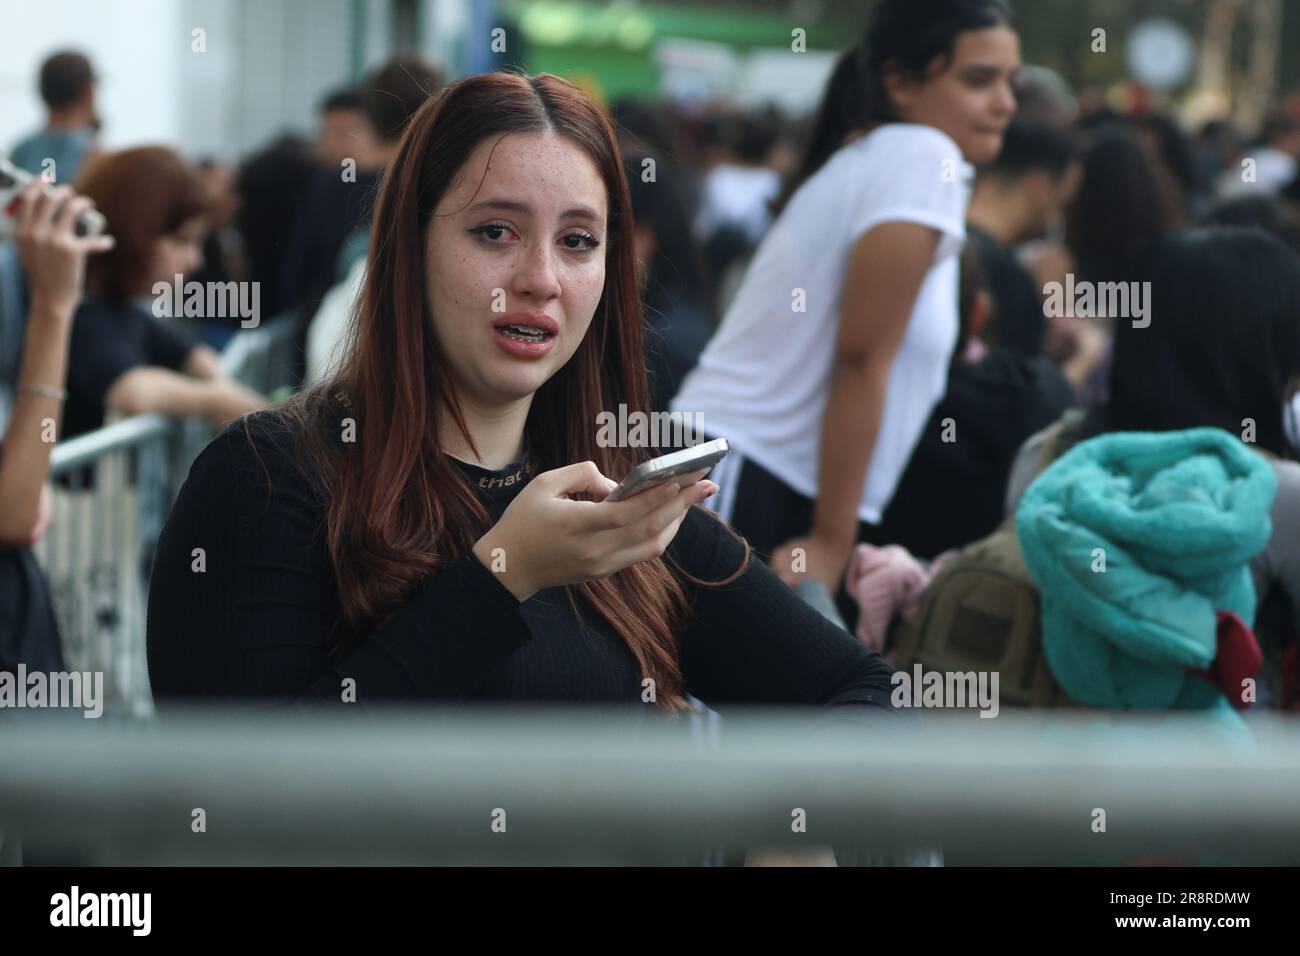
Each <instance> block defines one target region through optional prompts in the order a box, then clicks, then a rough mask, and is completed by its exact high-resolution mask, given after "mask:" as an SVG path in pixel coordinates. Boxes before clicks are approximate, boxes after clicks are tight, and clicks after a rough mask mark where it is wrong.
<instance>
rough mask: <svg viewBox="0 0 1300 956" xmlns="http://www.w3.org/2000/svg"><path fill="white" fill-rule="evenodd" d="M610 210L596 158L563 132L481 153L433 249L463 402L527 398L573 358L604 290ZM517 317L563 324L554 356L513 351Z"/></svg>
mask: <svg viewBox="0 0 1300 956" xmlns="http://www.w3.org/2000/svg"><path fill="white" fill-rule="evenodd" d="M607 206H608V203H607V197H606V189H605V183H604V181H603V180H602V179H601V176H600V171H599V169H598V168H597V166H596V164H595V162H594V161H593V160H592V158H591V157H590V156H589V155H588V154H587V153H586V151H585V150H583V149H582V148H581V147H580V146H578V145H577V144H575V143H574V142H573V141H572V140H569V139H567V138H565V137H563V136H559V135H557V134H554V133H509V134H506V135H505V136H503V137H490V138H489V139H486V140H484V141H483V142H481V143H479V144H478V146H477V147H476V148H475V149H474V151H473V152H472V153H471V154H470V156H469V158H468V159H467V160H466V162H465V165H464V166H463V167H462V168H461V170H460V172H459V173H458V174H457V176H456V178H455V180H454V181H453V183H452V185H451V187H450V188H449V189H448V190H447V192H446V194H445V195H444V196H443V197H442V200H441V202H439V203H438V206H437V208H436V209H435V210H434V216H433V219H432V221H431V222H430V224H429V229H428V232H427V234H426V242H425V274H426V276H427V282H426V288H427V290H428V292H427V296H428V301H427V304H428V308H429V314H430V316H431V321H432V323H433V328H434V333H435V334H436V335H437V337H438V341H439V343H440V344H441V345H442V347H443V349H444V350H445V352H446V354H447V356H448V361H449V364H450V366H451V370H452V375H453V377H454V379H455V382H454V384H455V387H456V389H457V393H458V394H459V395H461V396H462V397H463V398H465V399H469V400H472V401H475V402H477V403H479V404H481V405H485V406H488V407H494V406H501V405H505V404H508V403H510V402H514V401H518V400H519V399H522V398H526V397H528V396H530V395H532V393H534V392H536V391H537V389H538V388H540V387H541V386H542V385H543V384H544V383H545V382H546V381H547V380H548V379H549V378H550V377H551V376H552V375H554V374H555V373H556V372H557V371H559V370H560V369H561V368H562V367H563V366H564V364H565V363H566V362H567V361H568V360H569V359H570V358H572V357H573V353H574V352H575V351H577V348H578V345H579V343H581V341H582V337H583V336H584V335H585V334H586V333H587V327H588V326H589V325H590V324H591V320H592V316H593V315H594V313H595V311H596V306H597V304H598V303H599V302H600V296H601V293H602V291H603V290H604V287H605V252H606V247H605V239H606V234H605V233H606V220H607V216H608V208H607ZM507 317H510V319H511V321H517V322H518V323H519V324H521V325H527V324H528V323H529V322H533V323H536V324H547V325H549V327H551V328H553V330H554V335H553V336H552V340H551V341H550V345H549V348H547V349H546V350H545V351H544V354H541V355H540V356H534V355H526V354H524V353H526V352H527V351H528V349H527V348H525V349H514V348H513V346H512V345H511V344H509V343H507V344H503V341H502V333H501V331H500V330H499V329H498V328H497V326H499V325H501V324H502V322H503V321H504V320H505V319H506V318H507ZM530 317H531V318H530ZM545 319H549V320H550V323H546V322H545ZM551 323H553V324H551Z"/></svg>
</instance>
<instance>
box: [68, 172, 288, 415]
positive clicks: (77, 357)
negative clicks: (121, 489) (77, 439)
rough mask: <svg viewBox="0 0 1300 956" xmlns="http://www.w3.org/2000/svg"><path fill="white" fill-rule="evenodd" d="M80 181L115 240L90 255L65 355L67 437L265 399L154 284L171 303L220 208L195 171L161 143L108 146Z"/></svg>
mask: <svg viewBox="0 0 1300 956" xmlns="http://www.w3.org/2000/svg"><path fill="white" fill-rule="evenodd" d="M78 186H79V188H80V190H81V191H82V192H83V193H84V194H85V195H86V196H88V197H90V198H91V199H93V200H94V202H95V204H96V207H97V208H98V209H99V210H100V211H101V212H102V213H103V214H104V215H105V216H106V217H107V219H108V222H109V228H110V229H111V230H112V232H113V235H114V237H115V239H116V245H115V247H114V248H113V249H112V250H111V251H110V252H108V253H106V254H104V255H102V256H97V257H96V258H94V259H92V260H91V261H90V263H89V265H88V266H87V272H86V296H85V298H84V299H83V301H82V303H81V305H80V307H79V308H78V309H77V315H76V319H75V321H74V322H73V327H72V342H71V347H70V354H69V358H68V403H67V408H66V410H65V416H64V430H63V434H62V436H61V437H64V438H71V437H73V436H74V435H79V434H82V433H84V432H88V431H92V430H94V429H96V428H99V427H101V426H102V425H103V424H104V421H105V415H106V414H107V413H108V412H116V413H120V414H122V415H139V414H142V413H145V412H160V413H162V414H164V415H169V416H172V417H177V418H181V417H187V416H201V417H203V418H206V419H208V420H209V421H211V422H213V423H214V424H223V423H225V422H228V421H230V420H231V419H234V418H238V417H239V416H240V415H243V414H244V413H245V412H249V411H252V410H253V409H255V408H260V407H262V405H263V404H265V402H264V399H263V398H262V397H261V396H260V395H258V394H257V393H255V392H252V391H250V390H249V389H247V388H244V387H243V386H242V385H240V384H238V383H237V382H235V381H233V380H231V379H230V378H228V377H227V376H226V375H225V374H224V373H223V372H222V371H221V366H220V360H219V357H218V355H217V353H216V352H215V351H214V350H213V349H212V348H210V347H209V346H206V345H203V344H201V343H200V342H199V341H198V340H197V339H195V338H194V337H193V336H192V335H190V334H189V333H187V332H185V331H184V330H183V329H182V328H181V327H180V326H178V325H177V323H176V322H174V321H170V320H168V319H160V318H158V317H156V315H155V314H154V311H153V307H154V304H155V302H156V301H157V299H158V295H157V293H156V291H155V286H156V285H157V284H159V283H166V285H167V288H168V290H169V291H168V292H167V293H165V299H166V301H167V302H168V303H170V302H172V301H173V297H174V295H173V292H172V291H170V290H172V289H174V287H175V285H176V283H177V281H178V280H177V276H180V280H179V281H180V282H181V283H182V284H183V283H184V282H185V279H186V276H187V275H188V274H192V273H193V272H194V270H195V269H197V268H198V266H199V264H200V262H201V261H202V253H201V249H202V243H203V237H204V234H205V232H206V230H207V226H208V222H209V220H210V217H211V215H212V212H213V201H212V196H211V195H210V193H209V192H208V190H207V189H206V188H205V187H204V185H203V180H202V178H201V177H200V176H199V174H198V172H197V171H196V170H195V169H194V168H193V167H191V166H190V165H189V164H188V163H186V161H185V160H184V159H182V158H181V157H180V155H178V154H177V153H176V152H175V151H173V150H171V149H168V148H166V147H161V146H145V147H140V148H137V149H129V150H124V151H122V152H118V153H108V154H105V155H103V156H100V157H98V158H96V159H95V160H94V161H93V162H92V163H91V164H90V165H88V166H87V167H86V169H85V170H84V172H83V174H82V176H81V178H80V180H79V182H78Z"/></svg>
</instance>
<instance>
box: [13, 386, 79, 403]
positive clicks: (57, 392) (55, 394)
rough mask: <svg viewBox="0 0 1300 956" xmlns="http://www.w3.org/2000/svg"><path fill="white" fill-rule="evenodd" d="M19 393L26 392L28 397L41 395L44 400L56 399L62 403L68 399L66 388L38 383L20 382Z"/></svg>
mask: <svg viewBox="0 0 1300 956" xmlns="http://www.w3.org/2000/svg"><path fill="white" fill-rule="evenodd" d="M17 391H19V392H26V393H27V394H28V395H40V396H41V397H42V398H55V399H58V400H59V401H60V402H62V401H65V400H66V399H67V397H68V390H67V389H65V388H55V387H54V386H53V385H41V384H39V383H36V382H19V383H18V387H17Z"/></svg>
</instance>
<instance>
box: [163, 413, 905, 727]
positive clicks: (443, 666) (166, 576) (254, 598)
mask: <svg viewBox="0 0 1300 956" xmlns="http://www.w3.org/2000/svg"><path fill="white" fill-rule="evenodd" d="M248 424H249V429H250V432H251V435H252V443H251V444H250V441H249V437H248V435H246V433H245V429H244V422H243V420H241V421H238V422H235V423H233V424H232V425H230V426H228V427H227V428H226V429H225V430H224V431H223V432H221V434H219V435H218V436H217V437H216V438H215V439H214V440H213V441H212V442H211V444H209V445H208V446H207V448H206V449H204V451H203V452H202V454H200V455H199V457H198V458H197V459H196V460H195V462H194V464H193V466H192V467H191V468H190V472H189V476H188V478H187V480H186V481H185V484H184V486H183V487H182V488H181V490H180V493H179V495H178V497H177V499H176V503H175V506H174V508H173V510H172V512H171V515H170V518H169V519H168V521H167V524H166V527H165V528H164V530H163V533H162V537H161V539H160V541H159V546H158V550H157V555H156V558H155V561H154V569H153V578H152V583H151V586H150V589H149V613H148V658H149V676H150V681H151V683H152V686H153V691H154V695H155V697H156V698H158V699H160V700H163V699H167V698H191V699H192V698H207V699H211V698H249V697H252V698H278V699H298V700H302V699H311V698H316V699H319V700H321V701H322V702H324V701H334V702H340V701H342V700H343V699H344V696H345V695H344V687H345V684H344V681H345V680H346V679H347V678H352V679H353V680H354V681H355V683H354V684H353V685H352V687H353V689H354V692H355V699H356V701H357V702H359V703H365V702H367V701H380V700H389V701H392V700H401V699H406V700H411V701H414V700H426V701H433V700H437V701H470V700H496V701H506V702H538V701H549V702H557V703H558V702H571V703H591V702H628V703H633V702H636V703H639V702H641V701H642V693H643V686H642V674H641V672H640V669H639V667H638V665H637V663H636V660H635V658H634V657H633V655H632V653H631V651H630V650H629V649H628V647H627V645H626V644H625V643H624V642H623V640H622V639H621V638H620V637H619V636H618V634H617V632H615V631H614V630H613V629H612V628H611V627H610V626H609V625H608V623H607V622H606V621H605V620H604V619H603V618H602V617H601V616H600V615H599V614H597V613H596V612H595V611H594V610H593V609H591V608H590V607H589V606H587V605H585V604H584V603H582V599H581V597H579V599H578V600H579V602H580V603H579V606H580V608H581V609H582V611H583V613H582V614H581V620H579V617H578V616H575V614H574V611H573V608H572V607H571V605H570V603H569V601H568V599H567V597H566V595H565V591H564V589H563V588H551V589H547V590H542V591H539V592H538V593H537V594H535V595H534V596H533V597H531V598H529V599H528V600H527V601H524V602H522V603H521V602H520V601H518V600H517V599H516V598H515V596H514V595H513V594H511V593H510V591H509V590H507V589H506V587H505V586H504V585H503V584H502V583H501V582H500V581H499V580H497V578H496V576H495V575H494V574H493V573H492V571H490V570H489V569H488V568H487V567H485V566H484V565H483V564H482V563H481V562H480V561H479V560H478V559H477V558H476V557H475V556H474V555H473V554H472V553H466V554H464V555H462V556H461V557H459V558H457V559H455V560H454V561H452V562H450V563H449V564H447V565H446V566H445V567H444V568H443V570H442V571H441V572H440V573H438V574H434V575H429V576H427V577H425V578H424V579H423V581H422V582H421V586H420V588H419V589H418V590H417V591H416V592H415V593H414V595H413V596H412V598H411V599H410V601H409V602H408V603H407V604H406V605H405V606H404V607H403V608H401V609H400V610H399V611H398V612H397V613H395V614H393V615H392V616H391V617H390V618H389V619H388V620H387V621H386V622H385V623H383V624H382V625H380V626H379V627H377V628H376V629H374V630H373V632H371V633H370V634H369V635H368V636H367V637H366V638H365V639H364V640H362V641H361V642H360V643H359V644H358V645H357V646H356V647H355V648H354V649H353V650H351V651H350V652H348V653H346V654H344V655H343V656H341V657H338V656H332V655H331V654H330V652H329V651H328V649H327V644H328V642H327V639H326V638H327V635H328V634H329V633H330V631H331V628H332V625H333V624H334V623H335V622H336V621H337V619H338V617H339V615H340V611H339V607H338V599H337V590H336V587H335V581H334V574H333V572H332V569H331V566H330V562H329V559H328V556H327V553H326V549H325V543H324V538H323V534H322V526H323V521H322V517H323V513H324V510H323V502H322V500H321V499H320V497H319V495H320V492H319V491H316V490H314V489H313V486H312V483H310V482H307V481H304V476H303V472H302V470H301V468H300V466H299V465H298V463H297V459H296V458H295V456H296V454H297V451H296V444H297V443H296V442H295V441H294V440H293V439H292V437H291V434H292V433H291V431H290V430H289V429H288V428H287V427H286V426H285V425H284V424H283V422H282V421H280V420H279V419H277V418H276V416H275V415H274V414H273V413H265V412H263V413H256V414H254V415H252V416H251V417H249V418H248ZM254 445H255V446H256V447H255V448H254V447H253V446H254ZM453 460H454V461H457V464H458V465H459V466H460V467H461V468H462V470H463V471H464V472H465V474H466V475H467V476H469V478H470V483H471V485H474V486H476V487H477V489H478V492H479V494H480V496H481V497H482V499H483V501H484V503H485V505H486V507H487V510H488V512H489V514H490V515H491V517H492V520H493V521H495V520H497V519H499V518H500V516H501V514H502V512H504V511H505V509H506V506H507V505H508V504H509V503H510V501H511V500H512V499H513V498H514V497H515V495H516V494H518V492H519V490H520V489H521V488H522V487H523V486H524V485H525V484H526V483H527V480H528V476H527V473H526V472H525V473H524V476H523V477H522V478H521V479H520V480H518V481H516V482H514V483H513V484H506V482H505V480H504V479H505V478H506V477H507V476H509V475H512V474H514V473H516V472H517V471H518V470H519V466H518V465H516V466H511V467H509V468H507V469H504V470H502V471H500V472H491V471H488V470H486V469H482V468H478V467H476V466H474V465H470V464H466V463H464V462H460V461H458V460H456V459H453ZM494 479H501V480H494ZM195 549H202V553H201V554H200V553H198V552H196V550H195ZM669 553H670V554H671V556H672V557H673V558H674V559H675V560H676V562H677V564H678V565H679V566H680V567H681V568H683V569H685V570H686V571H687V572H689V573H690V574H692V575H694V576H695V577H696V578H699V579H701V580H705V581H717V580H722V579H724V578H727V577H730V576H731V575H732V574H733V573H734V572H735V571H736V569H737V568H739V567H740V564H741V562H742V560H744V546H743V545H742V544H741V543H740V541H739V540H737V539H736V538H735V537H734V536H733V535H732V534H730V533H729V532H728V531H727V530H726V529H725V528H724V527H723V526H722V525H721V524H720V523H719V522H717V521H716V520H714V519H713V517H712V516H711V515H708V514H705V513H704V511H703V509H702V508H700V507H699V506H696V507H693V508H692V509H691V510H690V512H689V513H688V514H687V516H686V518H685V519H684V520H683V522H682V524H681V527H680V529H679V530H678V533H677V536H676V538H675V539H674V541H673V542H672V544H671V545H670V546H669ZM668 567H669V568H670V569H672V568H673V564H672V562H668ZM200 569H201V570H200ZM673 573H674V574H677V572H676V570H675V569H674V570H673ZM678 579H679V580H681V582H682V584H683V587H684V588H685V589H686V593H687V595H688V599H689V605H690V612H691V617H690V622H689V624H688V625H687V626H686V628H685V633H683V634H682V635H681V643H680V660H681V667H682V673H683V676H684V679H685V685H686V690H687V691H688V692H689V693H691V694H693V695H694V696H695V697H698V698H699V699H701V700H703V701H704V702H705V703H707V704H709V705H711V706H715V707H717V706H718V705H722V706H723V707H725V706H726V705H730V704H754V705H766V704H805V705H814V706H823V707H835V708H840V707H858V708H861V707H863V706H864V705H865V706H866V707H869V708H890V693H891V690H892V685H891V682H890V677H891V675H892V674H893V673H894V671H893V668H892V667H890V666H889V665H888V664H887V663H886V662H885V661H884V660H883V659H882V658H881V657H880V656H879V655H878V654H876V653H875V652H873V651H871V650H869V649H868V648H867V647H865V646H864V645H862V644H861V643H860V642H858V641H857V640H855V639H854V638H853V637H851V636H850V635H849V634H848V633H846V632H845V631H843V630H841V629H839V628H837V627H835V626H833V625H832V624H831V623H830V622H828V621H827V620H826V619H825V618H824V617H822V616H821V615H820V614H819V613H818V612H817V611H816V610H814V609H813V608H811V607H809V606H808V605H807V604H805V603H804V602H803V601H802V600H800V599H799V597H798V596H797V595H795V593H794V592H793V591H792V590H790V588H788V587H787V586H786V585H785V584H784V583H783V582H781V581H780V580H779V579H778V578H777V577H776V576H775V574H773V572H772V571H771V570H770V569H769V568H768V567H767V566H766V565H764V564H763V563H762V562H761V561H759V560H758V559H757V558H751V559H750V560H749V562H748V567H747V568H746V570H745V571H744V573H743V574H742V575H740V576H739V577H737V578H736V579H735V580H734V581H732V582H730V583H728V584H725V585H722V586H719V587H702V586H699V585H696V584H694V583H692V582H691V581H689V580H687V579H685V578H684V577H681V576H680V575H678ZM719 709H721V708H719ZM836 713H837V716H849V715H850V714H849V712H845V711H838V710H837V712H836ZM852 713H861V714H862V715H863V716H865V715H866V714H867V713H868V712H867V711H854V712H852Z"/></svg>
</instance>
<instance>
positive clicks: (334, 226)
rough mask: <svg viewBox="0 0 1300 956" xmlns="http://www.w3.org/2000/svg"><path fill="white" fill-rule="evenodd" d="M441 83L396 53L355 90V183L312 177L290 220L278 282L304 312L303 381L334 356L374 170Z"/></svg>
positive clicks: (348, 308) (361, 263)
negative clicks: (363, 139)
mask: <svg viewBox="0 0 1300 956" xmlns="http://www.w3.org/2000/svg"><path fill="white" fill-rule="evenodd" d="M441 83H442V76H441V73H440V72H439V71H438V69H437V67H435V66H433V65H432V64H430V63H426V62H425V61H423V60H420V59H417V58H413V57H398V58H397V59H394V60H393V61H391V62H390V63H388V64H387V65H386V66H384V67H383V68H382V69H380V70H379V71H378V72H377V73H375V75H374V76H373V77H371V78H370V79H369V80H367V81H366V82H365V83H364V84H363V86H362V90H361V101H362V106H363V108H364V110H365V114H366V117H367V119H368V121H369V124H370V127H371V128H372V129H373V130H374V134H375V140H374V143H373V144H372V147H371V149H370V152H369V156H368V160H367V161H368V163H369V166H368V167H367V168H362V166H361V164H360V162H358V164H357V175H356V180H355V182H349V181H347V180H345V179H344V178H343V177H342V176H340V174H339V170H338V169H333V170H328V169H327V170H325V171H324V172H323V173H321V174H320V175H319V176H317V177H316V179H315V181H314V182H313V185H312V189H311V192H310V193H309V194H308V196H307V198H306V200H305V202H304V205H303V213H302V215H301V216H300V217H299V219H298V223H297V230H296V232H295V238H294V240H293V242H292V244H291V246H290V250H289V256H288V259H287V262H286V272H285V275H286V279H285V286H286V289H287V291H288V294H289V295H290V296H291V297H292V298H293V300H294V302H295V303H296V304H297V305H298V306H300V307H301V309H302V314H303V316H304V319H303V324H302V332H301V335H300V338H299V346H300V347H301V349H302V352H303V356H304V363H305V364H304V369H303V375H302V379H303V383H304V384H310V383H312V382H316V381H319V380H320V379H321V378H323V377H324V376H325V374H326V372H327V370H328V369H329V367H330V364H331V362H332V361H333V359H334V358H336V357H337V353H338V349H339V346H340V343H341V342H342V340H343V337H344V335H345V332H346V328H347V323H348V319H349V316H350V315H351V312H352V307H353V305H354V304H355V302H356V296H357V293H358V291H359V290H360V288H361V277H362V274H363V272H364V269H365V265H366V253H367V251H368V249H369V247H370V215H371V208H372V205H373V203H374V197H375V194H376V189H377V187H378V183H379V177H380V174H381V173H382V172H383V170H384V169H385V168H386V167H387V166H388V164H389V162H391V160H392V158H393V157H394V156H396V155H397V148H398V145H399V144H400V143H401V140H402V134H403V133H404V132H405V130H406V126H407V124H408V123H409V122H410V120H411V117H412V116H414V115H415V112H416V110H418V109H419V108H420V107H421V106H422V105H423V104H424V102H425V100H427V99H429V97H431V96H433V95H434V94H435V93H436V92H437V90H438V88H439V86H440V85H441Z"/></svg>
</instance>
